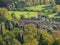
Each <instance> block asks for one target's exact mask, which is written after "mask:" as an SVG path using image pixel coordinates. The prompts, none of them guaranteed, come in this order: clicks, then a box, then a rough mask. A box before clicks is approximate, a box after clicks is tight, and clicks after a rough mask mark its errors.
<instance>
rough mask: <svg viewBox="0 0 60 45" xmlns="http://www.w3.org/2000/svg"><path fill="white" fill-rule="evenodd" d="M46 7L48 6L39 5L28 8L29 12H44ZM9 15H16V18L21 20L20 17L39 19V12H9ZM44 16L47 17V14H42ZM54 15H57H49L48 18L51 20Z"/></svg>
mask: <svg viewBox="0 0 60 45" xmlns="http://www.w3.org/2000/svg"><path fill="white" fill-rule="evenodd" d="M44 6H47V5H37V6H32V7H26V8H27V9H28V10H35V11H36V10H42V9H44V8H42V7H44ZM8 13H9V15H11V13H15V16H16V17H17V18H18V19H19V18H20V15H24V16H25V18H29V17H37V12H26V11H24V12H21V11H8ZM42 15H47V14H46V13H42ZM54 15H56V13H54V14H53V13H52V14H48V16H49V17H50V18H51V17H54ZM9 19H11V16H9Z"/></svg>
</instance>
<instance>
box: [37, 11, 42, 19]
mask: <svg viewBox="0 0 60 45" xmlns="http://www.w3.org/2000/svg"><path fill="white" fill-rule="evenodd" d="M41 15H42V11H38V19H41Z"/></svg>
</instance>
